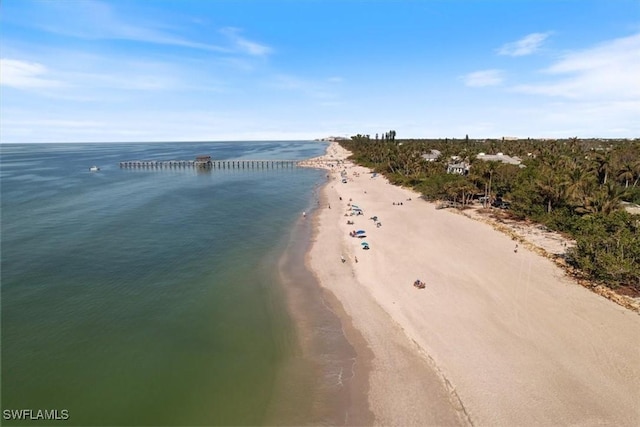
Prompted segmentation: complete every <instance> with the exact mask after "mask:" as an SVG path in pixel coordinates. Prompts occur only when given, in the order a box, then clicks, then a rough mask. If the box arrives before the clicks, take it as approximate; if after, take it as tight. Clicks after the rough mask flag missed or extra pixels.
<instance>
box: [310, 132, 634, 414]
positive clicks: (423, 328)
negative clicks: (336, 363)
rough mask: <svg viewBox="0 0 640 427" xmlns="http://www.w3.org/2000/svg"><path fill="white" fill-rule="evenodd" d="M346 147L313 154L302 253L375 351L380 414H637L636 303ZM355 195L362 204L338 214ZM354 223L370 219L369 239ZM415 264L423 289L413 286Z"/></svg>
mask: <svg viewBox="0 0 640 427" xmlns="http://www.w3.org/2000/svg"><path fill="white" fill-rule="evenodd" d="M347 154H348V153H347V152H346V150H344V149H342V147H340V146H339V145H338V144H336V143H332V144H331V145H330V146H329V147H328V149H327V155H325V156H322V158H323V159H324V160H335V162H334V164H335V166H334V167H331V166H330V165H326V164H322V163H319V162H314V159H311V160H310V161H309V162H308V164H309V166H311V167H323V166H324V168H325V169H327V170H328V171H329V172H328V173H329V175H330V180H329V182H328V183H327V184H326V185H325V186H324V187H323V189H322V192H323V195H324V196H325V197H327V204H326V206H324V205H323V206H321V208H320V209H319V212H318V222H319V225H318V235H317V236H316V238H315V239H314V243H313V245H312V247H311V250H310V252H309V256H308V260H307V263H308V266H309V268H310V269H311V270H312V271H313V272H314V274H315V275H316V277H317V278H318V281H319V282H320V284H321V286H323V287H324V288H325V289H327V290H329V291H330V292H332V293H333V294H334V295H335V296H336V298H337V299H338V301H340V304H341V305H342V307H344V310H345V312H346V314H347V315H348V316H349V317H350V319H351V321H352V322H353V324H354V326H355V327H356V328H357V329H358V330H359V331H360V333H361V334H362V336H363V337H364V338H365V340H366V342H367V345H368V347H369V348H370V349H371V350H372V352H373V361H372V370H371V372H370V382H369V390H368V396H369V398H368V400H369V405H370V408H371V410H372V412H373V414H374V415H375V424H376V425H385V424H395V425H400V424H407V425H435V424H438V425H459V424H477V425H487V424H488V425H495V424H508V425H515V424H517V425H531V424H536V425H540V424H547V425H548V424H557V423H563V424H566V423H577V424H598V423H602V424H616V425H634V424H637V423H638V422H639V421H640V410H639V409H638V408H637V407H636V404H637V402H638V401H640V385H638V384H640V368H639V367H638V366H640V353H639V352H638V350H637V349H636V348H635V346H634V343H635V342H636V341H637V339H638V337H639V336H640V318H639V317H638V316H637V315H636V314H635V313H632V312H629V311H627V310H626V309H624V308H621V307H619V306H616V305H615V304H613V303H612V302H610V301H608V300H606V299H603V298H601V297H600V296H598V295H596V294H594V293H592V292H590V291H588V290H587V289H585V288H582V287H580V286H575V281H573V280H571V278H569V277H567V276H566V275H565V274H564V272H563V271H562V270H561V269H560V268H559V267H558V266H556V265H555V264H554V263H552V262H551V261H550V260H548V259H546V258H543V257H541V256H540V255H539V254H538V253H536V252H534V251H532V250H531V249H530V248H527V247H526V246H525V247H522V248H520V250H519V251H518V252H517V253H514V250H513V244H514V243H513V241H512V240H511V238H510V237H509V236H506V235H503V234H502V233H500V232H498V231H496V230H495V229H493V227H491V226H490V225H488V224H485V223H482V222H480V221H477V220H474V219H470V218H467V217H465V216H464V215H451V213H449V212H446V210H443V211H440V210H436V209H435V205H433V204H431V203H427V202H425V201H423V200H421V199H418V195H417V193H414V192H413V191H411V190H408V189H404V188H400V187H395V186H393V185H391V184H389V183H388V181H386V179H385V178H384V177H382V176H377V177H375V178H374V177H373V175H371V173H370V171H369V170H368V169H366V168H364V167H361V166H356V165H353V164H351V162H349V161H345V159H346V156H347ZM338 164H339V165H340V166H339V167H338ZM342 169H345V170H346V171H347V183H345V184H343V183H342V182H341V178H342V177H341V176H339V171H340V170H342ZM340 198H342V200H340ZM350 199H352V200H353V204H357V205H358V206H359V207H360V208H362V209H363V210H364V215H363V216H355V217H351V216H350V217H348V218H347V217H344V216H343V215H344V213H345V212H347V209H348V208H349V206H347V204H348V203H349V200H350ZM396 202H397V203H398V205H396ZM400 203H402V204H400ZM372 215H376V216H378V217H379V218H380V219H379V221H380V222H381V223H382V225H381V227H379V228H378V227H374V223H373V221H371V220H369V218H370V217H371V216H372ZM348 219H353V220H354V223H355V224H354V225H348V226H347V225H346V221H347V220H348ZM352 228H353V229H365V230H367V235H368V237H367V239H366V240H367V241H368V242H369V243H370V245H371V249H370V250H369V251H362V250H361V249H360V246H359V245H358V243H359V242H358V239H354V238H352V237H349V235H348V232H349V231H351V229H352ZM340 256H345V257H346V262H345V263H344V264H343V263H341V262H340ZM355 256H358V262H357V263H356V262H355ZM344 270H347V271H346V272H345V271H344ZM345 273H346V274H345ZM416 277H418V278H420V279H422V280H424V281H425V282H426V283H427V286H426V289H422V290H418V289H415V288H414V287H413V286H411V283H412V282H413V280H415V278H416ZM612 332H614V333H612ZM397 349H402V351H400V352H399V353H398V352H396V353H395V354H392V353H393V350H397ZM398 354H401V356H398ZM408 361H412V362H413V363H409V362H408ZM409 365H410V366H411V368H409V375H404V376H403V375H402V374H403V372H404V371H403V368H406V367H407V366H409ZM425 384H429V385H430V387H431V388H429V387H427V388H429V391H428V392H425V391H424V388H425ZM452 392H453V393H452ZM414 396H419V397H420V399H416V401H415V402H412V399H413V397H414ZM425 406H429V409H428V410H425V409H426V408H425Z"/></svg>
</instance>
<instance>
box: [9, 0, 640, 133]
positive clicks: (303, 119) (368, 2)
mask: <svg viewBox="0 0 640 427" xmlns="http://www.w3.org/2000/svg"><path fill="white" fill-rule="evenodd" d="M390 129H393V130H396V132H397V138H398V139H401V138H445V137H448V138H464V137H465V136H466V135H469V137H470V138H500V137H503V136H510V137H511V136H515V137H520V138H527V137H531V138H565V137H579V138H589V137H599V138H637V137H640V0H554V1H551V0H532V1H529V0H492V1H489V0H423V1H418V0H412V1H410V0H341V1H337V0H288V1H287V0H254V1H251V0H234V1H232V0H174V1H171V0H162V1H155V0H136V1H134V0H128V1H124V0H48V1H44V0H39V1H30V0H2V3H0V142H2V143H22V142H111V141H113V142H125V141H126V142H129V141H230V140H296V139H315V138H322V137H327V136H350V135H355V134H357V133H361V134H370V135H371V136H372V137H373V136H374V135H375V134H376V133H384V132H386V131H388V130H390Z"/></svg>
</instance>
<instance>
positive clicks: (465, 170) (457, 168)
mask: <svg viewBox="0 0 640 427" xmlns="http://www.w3.org/2000/svg"><path fill="white" fill-rule="evenodd" d="M470 168H471V165H470V164H469V163H467V162H459V163H449V164H448V165H447V173H455V174H458V175H467V174H469V169H470Z"/></svg>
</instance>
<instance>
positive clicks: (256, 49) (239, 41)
mask: <svg viewBox="0 0 640 427" xmlns="http://www.w3.org/2000/svg"><path fill="white" fill-rule="evenodd" d="M220 32H221V33H222V34H224V35H225V36H226V37H227V38H228V39H229V40H230V41H231V42H232V43H233V45H234V47H235V48H236V50H238V51H240V52H243V53H246V54H249V55H252V56H266V55H269V54H270V53H272V52H273V49H272V48H271V47H269V46H267V45H264V44H261V43H258V42H255V41H252V40H249V39H247V38H244V37H242V36H241V35H240V33H241V30H240V29H239V28H233V27H225V28H223V29H221V30H220Z"/></svg>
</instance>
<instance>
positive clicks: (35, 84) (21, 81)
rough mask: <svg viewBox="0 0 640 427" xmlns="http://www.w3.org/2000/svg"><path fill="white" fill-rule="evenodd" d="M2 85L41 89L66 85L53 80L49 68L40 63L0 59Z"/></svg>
mask: <svg viewBox="0 0 640 427" xmlns="http://www.w3.org/2000/svg"><path fill="white" fill-rule="evenodd" d="M0 85H2V86H9V87H14V88H18V89H41V88H57V87H63V86H64V83H62V82H60V81H58V80H55V79H52V78H51V77H50V76H49V71H48V70H47V68H46V67H45V66H44V65H42V64H40V63H38V62H28V61H20V60H17V59H8V58H0Z"/></svg>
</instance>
